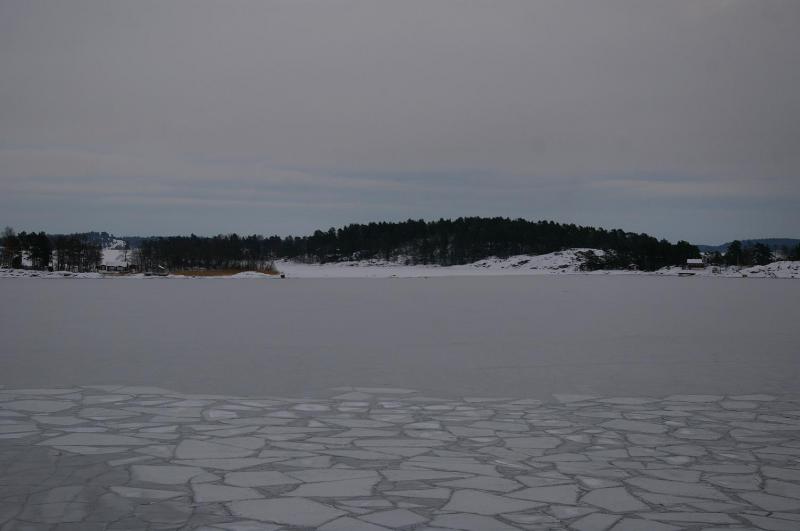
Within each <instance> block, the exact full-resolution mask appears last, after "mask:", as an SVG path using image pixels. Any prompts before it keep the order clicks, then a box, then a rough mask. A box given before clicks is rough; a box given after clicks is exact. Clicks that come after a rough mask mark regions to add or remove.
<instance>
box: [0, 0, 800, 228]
mask: <svg viewBox="0 0 800 531" xmlns="http://www.w3.org/2000/svg"><path fill="white" fill-rule="evenodd" d="M798 28H800V1H798V0H786V1H770V0H757V1H754V0H686V1H682V0H663V1H662V0H652V1H650V0H630V1H627V0H619V1H616V0H585V1H573V0H552V1H537V0H521V1H513V0H508V1H506V0H485V1H469V0H452V1H451V0H442V1H439V0H421V1H416V0H402V1H381V0H365V1H350V0H320V1H316V2H311V1H303V0H286V1H268V0H254V1H241V0H229V1H221V0H214V1H210V0H208V1H206V0H187V1H180V0H170V1H164V0H136V1H115V0H98V1H83V0H52V1H40V0H0V224H6V225H12V226H14V227H16V228H17V229H26V230H48V231H54V232H64V231H83V230H108V231H110V232H114V233H117V234H131V235H132V234H143V235H145V234H177V233H190V232H195V233H197V234H216V233H220V232H231V231H237V232H240V233H259V234H273V233H277V234H282V235H286V234H304V233H307V232H309V231H311V230H313V229H316V228H327V227H330V226H339V225H342V224H346V223H350V222H364V221H377V220H401V219H407V218H420V217H422V218H426V219H430V218H439V217H454V216H461V215H484V216H490V215H491V216H495V215H499V216H510V217H525V218H529V219H554V220H557V221H566V222H575V223H579V224H585V225H600V226H605V227H620V228H623V229H626V230H633V231H644V232H649V233H651V234H653V235H656V236H659V237H666V238H668V239H671V240H677V239H688V240H690V241H692V242H695V243H718V242H723V241H727V240H730V239H732V238H750V237H770V236H772V237H800V207H798V205H800V30H799V29H798Z"/></svg>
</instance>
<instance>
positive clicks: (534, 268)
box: [275, 249, 627, 278]
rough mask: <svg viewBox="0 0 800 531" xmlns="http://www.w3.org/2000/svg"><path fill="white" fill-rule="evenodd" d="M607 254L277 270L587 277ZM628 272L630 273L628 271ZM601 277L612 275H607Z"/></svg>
mask: <svg viewBox="0 0 800 531" xmlns="http://www.w3.org/2000/svg"><path fill="white" fill-rule="evenodd" d="M589 251H591V252H594V253H595V254H596V255H597V256H603V255H604V254H605V253H604V252H603V251H602V250H599V249H568V250H566V251H557V252H554V253H548V254H542V255H516V256H510V257H508V258H497V257H491V258H485V259H483V260H478V261H477V262H474V263H472V264H466V265H456V266H437V265H404V264H401V263H397V262H388V261H384V260H360V261H350V262H331V263H326V264H303V263H299V262H293V261H289V260H278V261H277V262H275V266H276V267H277V268H278V270H279V271H281V272H282V273H285V274H286V276H287V277H290V278H388V277H398V278H413V277H452V276H478V275H503V276H505V275H553V274H568V273H572V274H575V273H586V272H584V271H581V270H580V266H581V264H582V263H583V262H584V258H583V257H582V255H583V254H585V253H587V252H589ZM626 272H627V271H626ZM599 273H608V272H606V271H603V272H599Z"/></svg>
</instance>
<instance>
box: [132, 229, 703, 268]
mask: <svg viewBox="0 0 800 531" xmlns="http://www.w3.org/2000/svg"><path fill="white" fill-rule="evenodd" d="M138 247H139V248H138V249H137V251H136V253H135V256H136V259H137V260H140V261H141V265H142V267H143V268H144V269H147V268H149V267H152V266H154V265H156V264H163V265H165V266H167V267H169V268H170V269H185V268H191V267H205V268H224V267H233V266H236V265H237V264H242V263H243V262H254V263H260V262H264V261H267V260H271V259H289V260H294V261H298V262H306V263H326V262H344V261H351V260H356V261H358V260H372V259H380V260H385V261H391V262H400V263H405V264H436V265H440V266H450V265H461V264H469V263H472V262H476V261H478V260H482V259H484V258H489V257H499V258H507V257H510V256H516V255H542V254H547V253H552V252H556V251H561V250H564V249H575V248H588V249H600V250H603V251H606V253H604V255H603V256H602V257H601V256H595V257H594V258H593V259H592V260H590V261H588V262H587V264H586V267H587V268H590V269H619V268H627V267H629V266H630V265H635V266H636V267H638V268H639V269H642V270H649V271H652V270H656V269H659V268H661V267H664V266H668V265H680V264H683V263H685V262H686V259H687V258H694V257H699V256H700V253H699V251H698V250H697V248H696V247H695V246H693V245H691V244H689V243H687V242H683V241H682V242H678V243H677V244H672V243H670V242H668V241H666V240H658V239H656V238H653V237H652V236H648V235H647V234H636V233H632V232H625V231H622V230H619V229H612V230H606V229H602V228H595V227H583V226H578V225H572V224H561V223H554V222H552V221H528V220H524V219H509V218H478V217H470V218H458V219H440V220H437V221H424V220H408V221H403V222H399V223H387V222H381V223H368V224H353V225H347V226H345V227H342V228H339V229H335V228H331V229H328V230H326V231H322V230H318V231H315V232H314V233H313V234H312V235H310V236H302V237H292V236H288V237H285V238H281V237H279V236H271V237H263V236H257V235H253V236H239V235H236V234H228V235H220V236H215V237H213V238H203V237H198V236H194V235H192V236H169V237H152V238H144V239H142V240H141V242H140V245H139V246H138Z"/></svg>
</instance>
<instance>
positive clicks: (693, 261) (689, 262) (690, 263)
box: [684, 258, 706, 269]
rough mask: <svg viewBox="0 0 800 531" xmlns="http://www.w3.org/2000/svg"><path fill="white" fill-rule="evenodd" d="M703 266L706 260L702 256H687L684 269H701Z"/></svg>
mask: <svg viewBox="0 0 800 531" xmlns="http://www.w3.org/2000/svg"><path fill="white" fill-rule="evenodd" d="M705 266H706V261H705V260H704V259H702V258H687V259H686V266H685V267H684V269H703V268H704V267H705Z"/></svg>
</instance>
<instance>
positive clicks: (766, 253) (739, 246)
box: [706, 240, 800, 267]
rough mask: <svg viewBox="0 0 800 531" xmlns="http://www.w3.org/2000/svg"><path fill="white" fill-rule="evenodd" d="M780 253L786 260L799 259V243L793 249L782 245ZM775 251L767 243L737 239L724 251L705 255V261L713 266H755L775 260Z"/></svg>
mask: <svg viewBox="0 0 800 531" xmlns="http://www.w3.org/2000/svg"><path fill="white" fill-rule="evenodd" d="M782 251H783V252H782V254H783V256H784V257H785V258H786V259H787V260H800V244H798V245H797V246H796V247H795V248H793V249H788V248H786V247H784V248H783V249H782ZM776 258H777V257H776V256H775V253H773V251H772V249H770V248H769V246H768V245H765V244H763V243H755V244H753V245H744V244H743V243H742V242H741V241H739V240H734V241H732V242H731V243H730V244H729V245H728V248H727V249H726V251H725V253H724V254H723V253H720V252H719V251H714V252H711V253H708V254H707V255H706V261H707V262H708V263H709V264H710V265H715V266H742V267H749V266H756V265H767V264H769V263H770V262H774V261H775V260H776Z"/></svg>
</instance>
